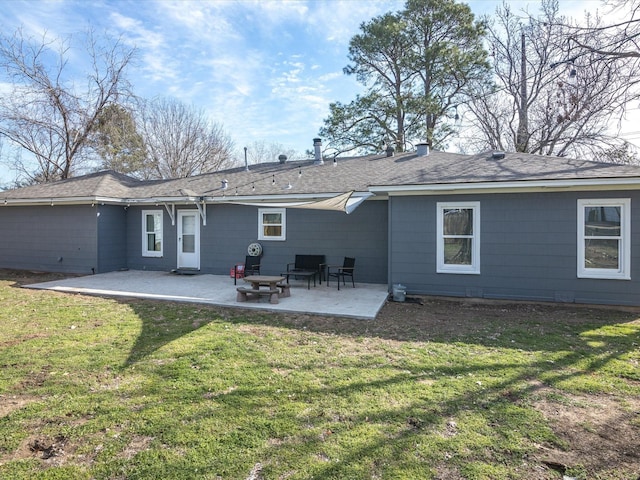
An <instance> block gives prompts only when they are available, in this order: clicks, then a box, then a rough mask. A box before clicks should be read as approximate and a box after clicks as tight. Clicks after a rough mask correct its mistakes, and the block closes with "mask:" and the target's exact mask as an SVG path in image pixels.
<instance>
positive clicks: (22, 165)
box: [0, 30, 135, 183]
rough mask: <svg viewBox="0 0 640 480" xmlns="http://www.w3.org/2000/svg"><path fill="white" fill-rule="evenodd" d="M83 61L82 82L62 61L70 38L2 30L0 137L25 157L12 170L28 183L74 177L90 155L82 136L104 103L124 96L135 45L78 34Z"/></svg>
mask: <svg viewBox="0 0 640 480" xmlns="http://www.w3.org/2000/svg"><path fill="white" fill-rule="evenodd" d="M82 39H83V41H84V43H83V48H84V49H85V50H86V52H85V53H86V55H87V58H88V63H87V65H88V67H87V71H86V83H85V84H84V86H82V87H81V86H80V82H78V81H77V78H74V77H73V76H72V75H73V72H70V70H71V68H70V67H69V65H68V59H69V57H70V56H71V55H77V52H76V51H75V50H73V49H72V46H71V39H69V40H61V39H56V40H49V39H47V37H46V34H45V35H43V37H42V38H41V39H40V40H35V39H33V38H30V37H25V35H24V33H23V31H22V30H18V31H17V32H16V33H14V34H13V35H12V36H6V35H3V34H0V68H2V70H3V73H4V74H5V77H6V79H7V81H8V85H9V88H8V91H6V92H4V93H3V94H2V95H0V135H2V136H4V137H5V139H7V140H8V142H9V143H10V144H11V145H12V146H13V147H15V148H16V149H17V150H19V151H22V152H24V155H17V156H16V158H18V160H16V164H15V168H16V170H17V171H18V172H20V174H21V175H23V176H24V177H25V178H26V180H27V181H28V182H31V183H34V182H48V181H52V180H59V179H64V178H68V177H70V176H72V175H73V174H74V173H75V172H76V171H77V170H79V169H80V168H81V167H82V166H83V163H86V161H87V160H88V159H89V158H90V155H89V152H88V150H89V148H88V146H89V142H88V139H89V137H90V135H91V133H92V132H93V130H94V128H95V126H96V123H97V120H98V117H99V116H100V113H101V112H102V111H103V109H104V108H105V107H106V106H107V105H109V104H110V103H112V102H117V101H118V100H119V99H120V98H121V97H122V96H125V95H127V94H128V87H129V85H128V83H127V81H126V79H125V76H124V74H125V69H126V67H127V65H128V64H129V63H130V62H131V60H132V58H133V55H134V52H135V50H133V49H127V48H125V47H124V46H123V45H122V44H121V43H120V42H118V41H111V40H110V39H105V42H104V43H99V42H98V41H97V40H96V38H95V36H94V34H93V32H92V31H89V32H88V33H87V34H86V35H85V36H84V37H82Z"/></svg>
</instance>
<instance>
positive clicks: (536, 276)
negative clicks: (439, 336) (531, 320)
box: [0, 142, 640, 305]
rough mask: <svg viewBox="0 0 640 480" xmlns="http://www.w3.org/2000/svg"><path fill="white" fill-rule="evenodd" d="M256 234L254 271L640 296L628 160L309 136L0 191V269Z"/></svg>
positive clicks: (127, 255) (220, 242)
mask: <svg viewBox="0 0 640 480" xmlns="http://www.w3.org/2000/svg"><path fill="white" fill-rule="evenodd" d="M317 143H319V142H317ZM256 243H257V244H259V246H260V247H261V250H262V261H261V265H262V267H261V269H262V272H263V273H266V274H278V273H280V272H282V271H283V270H284V269H285V266H286V264H287V263H289V262H292V261H293V259H294V256H295V255H296V254H313V255H317V254H321V255H325V257H326V260H327V263H329V264H334V265H335V264H341V263H342V260H343V258H344V257H345V256H349V257H355V258H356V270H355V279H356V283H358V282H367V283H380V284H387V285H388V288H389V290H390V291H391V289H392V286H393V285H395V284H402V285H404V286H406V290H407V293H409V294H426V295H445V296H458V297H480V298H492V299H519V300H540V301H557V302H576V303H599V304H617V305H640V167H637V166H629V165H614V164H607V163H597V162H590V161H583V160H572V159H569V158H561V157H548V156H536V155H530V154H520V153H502V152H488V153H481V154H477V155H462V154H453V153H444V152H435V151H434V152H429V151H428V148H426V146H420V147H419V148H418V151H417V152H408V153H401V154H395V155H393V154H391V153H387V154H381V155H371V156H364V157H357V158H355V157H354V158H337V159H335V160H326V159H325V160H323V159H322V157H321V155H320V154H319V147H318V145H316V157H315V158H313V159H309V160H304V161H286V160H285V159H281V160H280V161H279V162H273V163H265V164H258V165H251V166H248V167H247V166H243V167H238V168H234V169H230V170H225V171H219V172H215V173H209V174H204V175H199V176H194V177H189V178H180V179H172V180H160V181H140V180H136V179H133V178H131V177H128V176H126V175H122V174H118V173H115V172H112V171H104V172H99V173H94V174H90V175H85V176H81V177H76V178H70V179H67V180H62V181H59V182H54V183H49V184H42V185H34V186H29V187H25V188H20V189H15V190H10V191H5V192H0V267H2V268H13V269H28V270H37V271H56V272H69V273H85V274H91V273H102V272H109V271H114V270H121V269H135V270H166V271H171V270H175V269H195V270H198V271H200V272H203V273H210V274H218V275H229V271H230V268H231V267H232V266H233V265H234V264H236V263H238V262H242V261H243V260H244V257H245V255H246V254H247V249H248V247H249V246H250V245H254V244H256ZM356 287H357V285H356Z"/></svg>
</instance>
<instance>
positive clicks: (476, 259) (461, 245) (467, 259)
mask: <svg viewBox="0 0 640 480" xmlns="http://www.w3.org/2000/svg"><path fill="white" fill-rule="evenodd" d="M437 209H438V226H437V236H438V245H437V255H438V263H437V272H438V273H476V274H477V273H480V202H454V203H442V202H438V204H437Z"/></svg>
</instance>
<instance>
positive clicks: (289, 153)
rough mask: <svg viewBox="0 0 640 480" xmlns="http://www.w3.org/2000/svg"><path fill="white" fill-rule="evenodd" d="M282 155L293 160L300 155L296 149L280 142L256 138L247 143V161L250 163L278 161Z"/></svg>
mask: <svg viewBox="0 0 640 480" xmlns="http://www.w3.org/2000/svg"><path fill="white" fill-rule="evenodd" d="M280 155H286V157H287V159H289V160H293V159H295V158H296V157H297V156H298V153H297V152H296V150H295V149H292V148H286V147H285V146H284V145H282V144H281V143H278V142H272V143H269V142H266V141H264V140H255V141H253V142H251V143H250V144H249V145H247V162H248V163H249V164H250V165H253V164H256V163H267V162H276V161H278V157H279V156H280Z"/></svg>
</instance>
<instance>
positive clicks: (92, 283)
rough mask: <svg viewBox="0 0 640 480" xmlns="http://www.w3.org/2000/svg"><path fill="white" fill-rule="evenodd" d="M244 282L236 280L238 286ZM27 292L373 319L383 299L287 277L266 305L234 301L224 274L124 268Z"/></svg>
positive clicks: (359, 287) (362, 287)
mask: <svg viewBox="0 0 640 480" xmlns="http://www.w3.org/2000/svg"><path fill="white" fill-rule="evenodd" d="M245 285H246V283H245V282H244V281H243V280H241V279H238V285H237V286H245ZM25 287H26V288H35V289H44V290H55V291H59V292H74V293H82V294H87V295H102V296H109V297H133V298H147V299H152V300H169V301H174V302H192V303H203V304H210V305H220V306H224V307H234V308H246V309H259V310H271V311H275V312H290V313H310V314H316V315H330V316H337V317H352V318H362V319H369V320H372V319H374V318H375V317H376V315H377V314H378V312H379V311H380V309H381V308H382V306H383V305H384V303H385V301H386V299H387V297H388V292H387V286H386V285H379V284H366V283H357V282H356V287H355V288H353V287H352V286H351V285H350V284H347V285H346V286H344V287H343V286H342V285H341V286H340V290H338V288H337V284H336V282H335V281H334V282H332V283H331V285H330V286H327V284H326V282H323V283H322V285H317V286H316V287H313V285H312V286H311V288H310V289H309V290H307V282H306V280H305V279H300V280H295V279H293V278H291V296H290V297H287V298H281V299H280V302H279V303H278V304H270V303H269V298H268V296H266V297H261V298H260V299H259V300H251V301H248V302H237V301H236V293H237V292H236V286H235V285H234V284H233V279H232V278H230V277H229V276H225V275H177V274H173V273H169V272H152V271H140V270H128V271H120V272H110V273H102V274H98V275H89V276H84V277H74V278H66V279H62V280H56V281H51V282H44V283H37V284H32V285H26V286H25Z"/></svg>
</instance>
